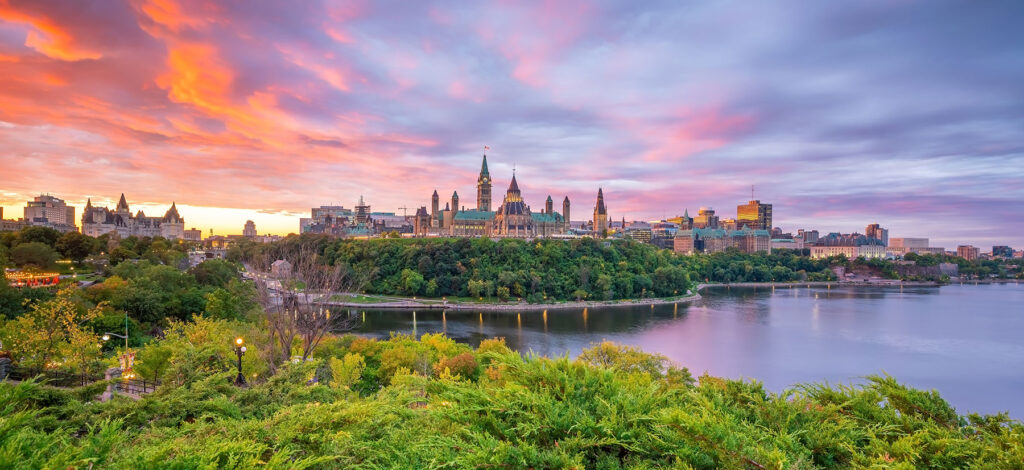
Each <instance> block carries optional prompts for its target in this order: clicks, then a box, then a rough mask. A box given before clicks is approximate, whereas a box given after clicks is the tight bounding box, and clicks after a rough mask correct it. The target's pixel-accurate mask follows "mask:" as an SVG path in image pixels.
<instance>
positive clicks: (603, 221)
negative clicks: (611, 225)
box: [594, 188, 608, 237]
mask: <svg viewBox="0 0 1024 470" xmlns="http://www.w3.org/2000/svg"><path fill="white" fill-rule="evenodd" d="M607 232H608V207H607V206H605V204H604V190H603V189H602V188H597V204H596V205H594V236H598V237H603V236H605V235H606V234H607Z"/></svg>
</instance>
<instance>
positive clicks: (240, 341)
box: [235, 336, 245, 386]
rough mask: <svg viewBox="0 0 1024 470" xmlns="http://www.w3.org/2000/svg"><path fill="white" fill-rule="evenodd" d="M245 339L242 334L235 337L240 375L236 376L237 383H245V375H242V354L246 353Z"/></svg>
mask: <svg viewBox="0 0 1024 470" xmlns="http://www.w3.org/2000/svg"><path fill="white" fill-rule="evenodd" d="M244 344H245V340H243V339H242V337H241V336H239V337H237V338H235V354H237V355H238V377H235V385H238V386H242V385H245V377H243V376H242V354H245V346H244Z"/></svg>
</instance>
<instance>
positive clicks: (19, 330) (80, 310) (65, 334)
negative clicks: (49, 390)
mask: <svg viewBox="0 0 1024 470" xmlns="http://www.w3.org/2000/svg"><path fill="white" fill-rule="evenodd" d="M104 307H105V306H104V305H102V304H101V305H99V306H97V307H94V308H91V309H89V308H86V307H84V306H83V305H81V303H80V299H79V298H78V296H77V289H75V288H74V287H66V288H64V289H61V290H60V291H59V292H58V293H57V297H56V298H54V299H51V300H47V301H45V302H40V303H37V304H35V305H33V306H32V308H31V310H29V311H28V312H26V313H25V314H24V315H22V316H20V317H18V318H16V319H14V320H12V321H9V322H7V323H5V324H4V325H3V328H2V329H0V337H2V338H3V344H4V348H5V349H7V350H8V351H10V352H11V355H12V357H13V358H14V359H15V361H19V362H24V363H27V364H31V365H37V366H46V365H49V364H50V363H51V362H53V361H54V360H59V359H60V357H59V355H60V354H59V353H61V352H66V351H67V350H66V349H65V347H66V343H68V342H69V341H70V340H71V339H72V338H74V337H76V335H78V340H80V339H81V337H80V335H82V334H85V333H83V331H85V330H84V328H85V327H84V326H83V325H85V324H86V323H87V322H89V321H90V320H92V319H94V318H97V317H99V316H100V315H101V314H102V311H103V308H104ZM93 339H94V340H95V341H96V342H97V343H98V342H99V338H96V337H95V335H94V336H93Z"/></svg>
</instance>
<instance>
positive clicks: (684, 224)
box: [666, 209, 693, 230]
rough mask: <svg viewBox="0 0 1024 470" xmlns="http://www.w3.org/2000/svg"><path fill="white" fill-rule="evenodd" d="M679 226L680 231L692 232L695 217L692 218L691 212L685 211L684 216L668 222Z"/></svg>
mask: <svg viewBox="0 0 1024 470" xmlns="http://www.w3.org/2000/svg"><path fill="white" fill-rule="evenodd" d="M666 222H670V223H673V224H676V225H678V226H679V230H690V229H692V228H693V217H690V210H689V209H684V210H683V215H681V216H679V217H673V218H671V219H668V220H666Z"/></svg>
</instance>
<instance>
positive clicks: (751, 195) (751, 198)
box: [750, 185, 754, 201]
mask: <svg viewBox="0 0 1024 470" xmlns="http://www.w3.org/2000/svg"><path fill="white" fill-rule="evenodd" d="M750 200H751V201H753V200H754V185H750Z"/></svg>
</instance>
